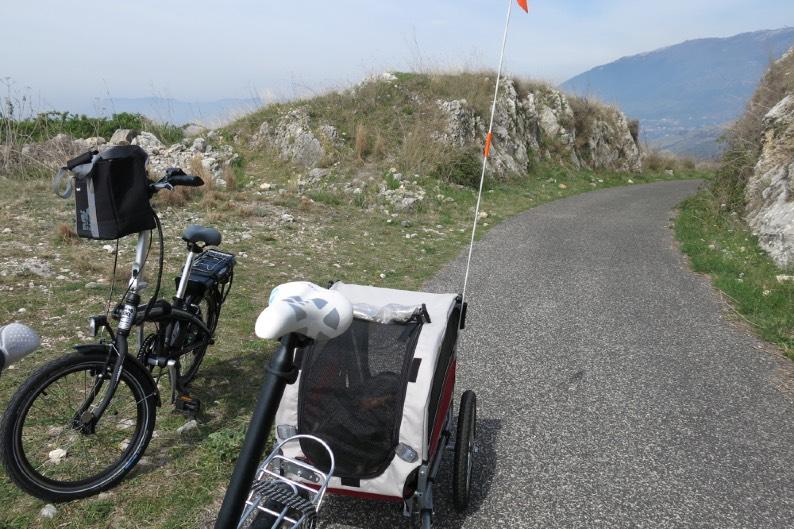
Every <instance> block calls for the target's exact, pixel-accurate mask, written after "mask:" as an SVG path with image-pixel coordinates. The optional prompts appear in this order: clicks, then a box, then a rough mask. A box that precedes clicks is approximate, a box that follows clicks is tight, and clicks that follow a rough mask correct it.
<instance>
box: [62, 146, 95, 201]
mask: <svg viewBox="0 0 794 529" xmlns="http://www.w3.org/2000/svg"><path fill="white" fill-rule="evenodd" d="M97 154H99V151H97V150H91V151H86V152H84V153H83V154H81V155H80V156H77V157H75V158H72V159H71V160H69V161H68V162H66V165H65V166H63V167H61V168H60V169H59V170H58V174H56V175H55V176H54V177H53V179H52V190H53V192H54V193H55V194H56V195H58V196H59V197H61V198H69V197H70V196H72V191H73V190H74V184H73V183H72V178H71V177H70V178H68V179H67V176H66V173H67V172H70V171H72V170H74V168H75V167H78V166H80V165H84V164H87V163H91V162H92V161H93V160H94V156H96V155H97ZM64 180H66V185H65V186H64V183H63V182H64ZM61 189H63V190H61Z"/></svg>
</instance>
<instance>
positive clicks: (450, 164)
mask: <svg viewBox="0 0 794 529" xmlns="http://www.w3.org/2000/svg"><path fill="white" fill-rule="evenodd" d="M481 172H482V157H481V155H480V153H479V151H476V152H475V151H472V150H467V151H460V152H458V153H457V154H456V155H453V156H450V158H449V160H447V161H445V162H442V163H439V164H438V165H437V166H436V168H435V169H434V170H433V171H432V173H431V176H434V177H436V178H438V179H440V180H443V181H444V182H449V183H452V184H458V185H462V186H468V187H473V188H477V187H479V185H480V176H481Z"/></svg>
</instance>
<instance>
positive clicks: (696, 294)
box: [322, 181, 794, 529]
mask: <svg viewBox="0 0 794 529" xmlns="http://www.w3.org/2000/svg"><path fill="white" fill-rule="evenodd" d="M697 185H698V183H697V182H692V181H689V182H665V183H657V184H649V185H642V186H631V187H624V188H617V189H611V190H605V191H599V192H593V193H588V194H584V195H580V196H576V197H573V198H569V199H565V200H560V201H557V202H554V203H551V204H547V205H544V206H541V207H538V208H535V209H533V210H530V211H529V212H527V213H525V214H522V215H520V216H518V217H515V218H513V219H512V220H510V221H508V222H505V223H504V224H502V225H500V226H498V227H496V228H494V229H493V230H491V231H490V233H489V234H488V235H487V236H486V237H485V238H484V239H483V240H482V241H481V242H480V243H478V245H477V247H476V249H475V260H474V263H473V275H472V281H471V285H472V288H471V291H470V296H469V300H470V302H471V307H470V311H469V326H468V328H467V329H466V331H464V334H463V335H462V337H461V342H460V356H461V360H460V365H461V368H460V373H459V379H458V387H457V392H458V393H460V392H461V391H462V390H463V389H473V390H475V391H476V392H477V395H478V400H479V405H478V409H479V410H478V413H479V434H480V435H479V447H480V453H479V454H478V461H477V464H476V466H475V470H474V473H475V478H474V491H473V495H474V497H473V505H472V508H471V510H470V512H469V513H467V515H466V516H460V515H457V514H455V513H454V512H453V510H452V508H451V492H450V486H449V483H450V477H449V474H450V467H451V459H452V458H451V457H447V460H446V462H445V464H444V467H443V469H442V474H441V476H440V483H439V484H438V486H437V488H436V502H437V512H436V517H435V520H434V527H437V528H492V527H508V528H534V527H538V528H549V527H565V528H569V527H571V528H573V527H582V528H584V527H588V528H590V527H610V528H614V527H703V528H705V527H713V528H719V529H726V528H739V527H746V528H772V527H781V528H791V527H794V391H792V390H791V389H790V388H792V381H793V380H794V375H792V368H791V365H790V362H788V361H787V360H785V359H783V358H782V357H781V356H780V355H779V353H777V352H776V351H774V350H772V349H771V348H770V347H769V346H766V345H764V344H763V343H762V342H761V341H759V340H758V339H756V338H754V337H752V336H751V335H749V334H748V333H747V332H746V331H745V330H744V329H743V328H742V327H741V326H740V325H737V324H735V323H733V322H732V321H730V318H727V317H726V306H725V304H724V303H723V302H722V301H721V300H720V299H719V297H718V295H717V294H716V293H715V291H714V290H713V289H712V288H711V286H710V285H709V283H708V280H707V278H704V277H700V276H697V275H695V274H693V273H692V272H691V271H690V270H689V269H688V267H687V263H686V261H685V259H684V258H683V257H682V256H681V255H680V254H679V253H678V251H677V250H676V249H675V248H674V245H673V237H672V232H671V230H670V229H669V228H670V224H671V218H672V209H673V208H674V207H675V205H676V204H677V203H678V202H680V201H681V200H682V199H683V198H685V197H686V196H687V195H689V194H691V193H693V192H694V191H695V190H696V188H697ZM464 264H465V263H464V256H461V258H459V259H458V260H456V261H455V262H453V263H451V264H450V265H449V266H448V267H447V268H446V269H444V270H443V271H442V272H441V273H440V274H439V275H438V276H437V277H436V278H435V279H434V280H433V281H431V283H430V284H429V285H428V288H429V289H430V290H434V291H450V290H452V291H454V290H457V289H459V287H460V284H461V283H462V281H461V278H462V271H463V266H464ZM786 388H789V389H786ZM322 519H323V521H324V523H323V524H322V526H323V527H332V528H361V529H364V528H367V529H369V528H384V529H385V528H390V527H404V526H407V522H406V521H405V519H404V518H402V517H401V516H400V508H399V506H398V505H394V504H391V505H388V504H380V503H376V502H361V501H356V500H350V499H343V498H331V499H330V501H329V503H328V504H327V508H326V509H325V510H324V511H323V513H322Z"/></svg>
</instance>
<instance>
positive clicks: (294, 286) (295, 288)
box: [255, 281, 353, 340]
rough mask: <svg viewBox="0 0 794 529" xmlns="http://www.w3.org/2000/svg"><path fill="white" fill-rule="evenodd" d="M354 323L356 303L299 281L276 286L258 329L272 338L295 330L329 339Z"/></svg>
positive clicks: (264, 336)
mask: <svg viewBox="0 0 794 529" xmlns="http://www.w3.org/2000/svg"><path fill="white" fill-rule="evenodd" d="M352 322H353V306H352V305H351V304H350V301H348V299H347V298H346V297H345V296H343V295H342V294H341V293H339V292H336V291H334V290H328V289H326V288H322V287H319V286H317V285H315V284H314V283H309V282H307V281H296V282H292V283H284V284H283V285H279V286H277V287H276V288H274V289H273V291H272V292H271V293H270V299H269V300H268V307H267V308H266V309H265V310H264V311H262V313H261V314H260V315H259V318H257V320H256V328H255V332H256V335H257V336H258V337H260V338H267V339H271V340H274V339H277V338H281V337H282V336H286V335H288V334H291V333H295V334H300V335H303V336H307V337H309V338H312V339H315V340H327V339H331V338H336V337H337V336H339V335H340V334H342V333H344V332H345V331H346V330H347V329H348V327H350V324H351V323H352Z"/></svg>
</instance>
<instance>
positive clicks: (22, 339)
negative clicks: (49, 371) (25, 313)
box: [0, 323, 41, 369]
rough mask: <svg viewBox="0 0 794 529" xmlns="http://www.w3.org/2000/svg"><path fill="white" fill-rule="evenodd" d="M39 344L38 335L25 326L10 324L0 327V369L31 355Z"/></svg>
mask: <svg viewBox="0 0 794 529" xmlns="http://www.w3.org/2000/svg"><path fill="white" fill-rule="evenodd" d="M40 344H41V339H40V338H39V335H38V334H36V331H34V330H33V329H31V328H30V327H28V326H26V325H22V324H21V323H11V324H9V325H4V326H2V327H0V369H2V368H3V366H9V365H11V364H13V363H14V362H16V361H17V360H19V359H20V358H22V357H23V356H25V355H27V354H29V353H32V352H33V351H35V350H36V349H38V348H39V345H40Z"/></svg>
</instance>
